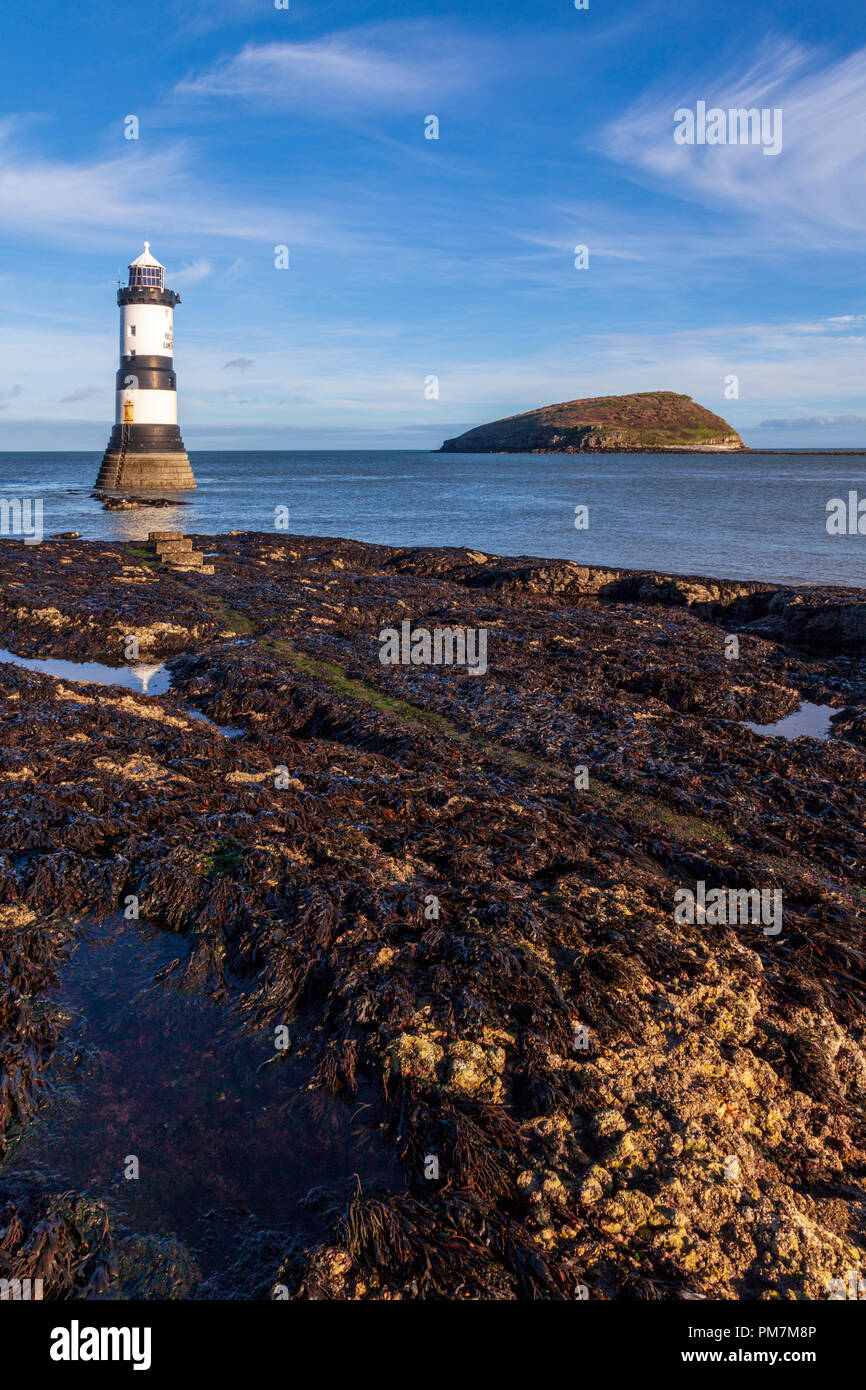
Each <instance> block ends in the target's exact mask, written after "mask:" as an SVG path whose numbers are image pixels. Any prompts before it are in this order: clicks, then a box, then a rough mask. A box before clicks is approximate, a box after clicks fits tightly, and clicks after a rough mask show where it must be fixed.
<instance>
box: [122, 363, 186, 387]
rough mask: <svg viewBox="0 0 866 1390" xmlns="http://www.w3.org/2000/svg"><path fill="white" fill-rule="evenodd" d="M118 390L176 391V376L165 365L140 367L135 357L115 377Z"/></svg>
mask: <svg viewBox="0 0 866 1390" xmlns="http://www.w3.org/2000/svg"><path fill="white" fill-rule="evenodd" d="M115 381H116V384H117V389H118V391H128V390H133V391H176V390H177V377H176V376H175V374H174V372H173V371H171V370H170V368H167V367H156V368H153V367H142V366H141V364H140V362H139V361H137V360H136V359H135V358H133V359H132V361H131V362H130V364H129V366H128V367H121V368H120V370H119V371H118V373H117V376H116V378H115Z"/></svg>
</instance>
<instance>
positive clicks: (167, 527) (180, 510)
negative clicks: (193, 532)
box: [79, 492, 191, 541]
mask: <svg viewBox="0 0 866 1390" xmlns="http://www.w3.org/2000/svg"><path fill="white" fill-rule="evenodd" d="M123 495H124V494H122V493H118V496H123ZM136 495H137V494H136V493H134V492H130V494H129V496H130V497H135V496H136ZM159 495H160V497H167V498H170V499H172V500H173V499H174V498H175V497H177V498H178V499H179V498H180V494H179V493H173V492H161V493H160V494H159ZM190 511H191V508H190V507H189V506H181V505H180V502H179V501H178V504H177V505H176V506H173V507H134V508H131V509H130V510H129V511H122V512H115V511H108V512H107V511H105V510H104V509H103V511H102V515H103V517H104V521H103V524H102V526H101V527H100V534H102V535H107V536H109V537H110V538H111V539H112V540H116V541H146V540H147V537H148V533H149V532H150V531H185V530H186V528H187V526H188V525H189V514H190ZM79 529H80V528H79Z"/></svg>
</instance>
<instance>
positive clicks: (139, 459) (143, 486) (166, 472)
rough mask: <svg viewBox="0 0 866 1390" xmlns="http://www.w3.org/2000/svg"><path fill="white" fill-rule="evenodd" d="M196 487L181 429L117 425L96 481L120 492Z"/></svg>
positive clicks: (175, 490) (98, 485)
mask: <svg viewBox="0 0 866 1390" xmlns="http://www.w3.org/2000/svg"><path fill="white" fill-rule="evenodd" d="M195 485H196V482H195V476H194V474H193V471H192V467H191V465H190V461H189V456H188V454H187V452H186V449H185V447H184V443H183V440H182V439H181V436H180V430H179V429H178V427H177V425H115V426H114V429H113V430H112V431H111V438H110V439H109V441H108V447H107V448H106V450H105V453H104V455H103V458H102V464H101V466H100V469H99V473H98V475H97V478H96V486H97V487H98V488H108V489H109V490H110V491H116V492H153V491H155V490H158V491H161V492H185V491H187V490H188V489H189V488H194V487H195Z"/></svg>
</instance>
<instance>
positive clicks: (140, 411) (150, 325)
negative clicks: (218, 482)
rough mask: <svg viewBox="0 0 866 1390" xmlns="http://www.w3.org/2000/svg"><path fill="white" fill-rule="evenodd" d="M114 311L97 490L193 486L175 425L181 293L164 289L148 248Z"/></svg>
mask: <svg viewBox="0 0 866 1390" xmlns="http://www.w3.org/2000/svg"><path fill="white" fill-rule="evenodd" d="M117 302H118V304H119V305H120V369H119V371H118V373H117V394H116V400H117V406H116V412H115V417H114V418H115V425H114V429H113V430H112V431H111V438H110V439H109V441H108V448H107V449H106V451H105V455H104V457H103V460H102V466H101V468H100V470H99V476H98V477H97V479H96V486H97V487H100V488H111V489H123V490H124V491H127V490H130V489H132V490H136V489H141V490H146V491H151V490H152V489H153V488H161V489H163V490H166V491H178V490H180V489H185V488H192V487H195V478H194V477H193V472H192V468H191V467H190V462H189V458H188V456H187V452H186V449H185V448H184V443H183V440H182V439H181V437H180V430H179V429H178V425H177V377H176V376H175V374H174V371H173V368H172V357H173V353H174V306H175V304H179V303H180V295H179V294H176V293H175V292H174V290H167V289H166V288H165V267H164V266H161V265H160V263H159V261H158V260H156V259H155V258H154V257H153V256H152V255H151V254H150V242H149V241H146V242H145V243H144V251H143V253H142V255H140V256H139V257H138V258H137V259H136V260H134V261H133V262H132V263H131V265H130V267H129V282H128V284H126V285H122V286H121V288H120V289H119V290H118V291H117Z"/></svg>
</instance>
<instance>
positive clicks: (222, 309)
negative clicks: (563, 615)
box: [0, 0, 866, 449]
mask: <svg viewBox="0 0 866 1390" xmlns="http://www.w3.org/2000/svg"><path fill="white" fill-rule="evenodd" d="M3 20H4V23H3V30H4V40H5V44H4V54H3V58H2V69H3V81H2V89H0V90H2V115H0V253H2V254H0V283H2V290H3V294H2V297H0V314H2V333H0V448H5V449H18V448H21V449H28V448H32V449H64V448H67V449H100V448H102V447H103V446H104V444H105V441H106V438H107V435H108V430H109V427H110V424H111V420H112V418H113V390H114V371H115V369H116V366H117V359H116V354H117V308H116V305H115V302H114V294H115V289H116V281H117V277H118V273H119V272H121V273H122V274H123V276H124V278H125V274H126V271H125V267H126V265H127V263H128V261H129V260H131V259H132V258H133V257H134V256H136V255H137V254H138V253H139V251H140V250H141V245H142V241H143V238H144V237H145V236H147V237H149V238H150V240H151V242H152V249H153V251H154V253H155V254H156V255H157V256H158V257H159V259H160V260H161V261H163V262H164V263H165V265H166V267H167V284H169V285H170V286H171V287H172V288H175V289H177V290H179V291H180V293H181V295H182V301H183V302H182V304H181V306H180V307H179V309H178V310H177V313H176V318H175V366H176V369H177V372H178V385H179V393H180V419H181V428H182V430H183V434H184V437H185V439H186V441H187V444H188V445H189V447H191V448H316V447H321V448H332V447H334V448H384V447H391V446H393V447H400V448H427V447H437V446H438V445H439V443H441V441H442V439H443V438H445V437H447V436H450V435H453V434H456V433H459V432H460V431H461V430H463V429H465V428H468V427H470V426H471V425H474V424H479V423H482V422H484V421H485V420H490V419H495V418H498V417H500V416H502V415H508V414H514V413H516V412H518V411H521V410H529V409H532V408H534V407H535V406H539V405H544V404H547V403H549V402H551V401H558V400H569V399H573V398H576V397H580V396H589V395H600V394H608V393H614V392H626V391H641V390H654V389H667V390H675V391H684V392H687V393H689V394H690V395H692V396H694V397H695V399H696V400H699V401H701V402H702V403H703V404H704V405H706V406H708V407H709V408H710V409H714V410H716V411H718V412H719V413H720V414H722V415H724V416H725V417H726V418H727V419H729V420H730V421H731V422H732V423H733V424H734V425H735V426H736V427H737V428H738V429H740V430H741V432H742V433H743V435H744V437H745V439H746V441H747V442H748V443H751V444H752V445H755V446H759V445H760V444H766V445H768V446H776V447H783V446H786V445H789V446H793V447H806V446H809V445H820V446H822V447H830V448H832V447H846V446H848V447H850V446H857V445H863V444H866V400H864V383H866V292H864V274H863V271H864V251H866V10H864V7H863V6H862V5H855V4H853V3H844V4H843V3H839V2H838V0H822V4H821V5H820V6H819V5H815V4H813V5H792V4H791V3H790V0H786V3H767V2H766V0H763V2H762V0H726V3H725V4H724V5H714V6H711V5H697V4H695V3H694V0H664V3H662V2H661V0H648V2H647V3H642V2H641V0H590V3H589V8H588V9H587V10H581V11H578V10H576V9H575V8H574V3H573V0H501V3H498V4H491V3H490V0H461V3H460V4H452V3H444V4H435V5H434V4H428V3H425V0H420V3H417V4H415V5H414V6H413V7H411V9H410V8H409V7H407V6H406V5H405V4H404V3H401V4H396V3H390V0H376V3H367V0H354V3H352V4H347V3H345V2H344V0H319V3H312V2H311V0H291V7H290V8H289V9H287V10H278V9H276V8H275V5H274V3H273V0H221V2H219V3H213V4H197V5H196V4H192V3H190V2H189V0H183V3H181V0H154V3H150V4H147V3H145V4H140V5H131V6H125V5H124V6H119V5H117V4H116V3H111V4H109V3H101V2H100V0H95V2H91V3H89V4H88V6H87V7H86V8H84V7H75V6H69V5H68V4H63V3H59V0H42V3H40V5H39V6H34V5H33V4H32V3H23V2H22V0H16V3H14V4H10V3H8V0H7V3H5V4H4V5H3ZM700 100H704V101H707V102H708V104H709V105H719V106H721V107H724V108H727V107H728V106H730V105H735V106H757V107H760V108H763V107H769V108H780V109H781V110H782V111H783V118H784V127H783V129H784V141H783V148H782V151H781V153H780V154H779V155H778V156H776V157H767V156H765V155H764V154H763V152H762V150H761V149H760V148H759V147H755V146H745V147H744V146H735V145H729V146H721V145H720V146H712V147H711V146H706V145H705V146H696V145H693V146H686V147H684V146H678V145H677V144H676V143H675V142H674V140H673V130H674V111H675V110H676V109H678V108H680V107H684V106H685V107H694V106H695V104H696V103H697V102H698V101H700ZM129 115H135V116H137V118H138V120H139V139H138V140H127V139H125V138H124V129H125V118H126V117H127V116H129ZM430 115H436V116H437V117H438V119H439V139H438V140H428V139H425V118H426V117H428V116H430ZM281 244H285V245H287V246H288V247H289V248H290V257H291V266H290V269H289V270H287V271H281V270H277V269H275V266H274V248H275V246H277V245H281ZM579 244H585V245H587V246H588V247H589V267H588V268H587V269H585V270H577V269H576V268H575V266H574V248H575V246H576V245H579ZM730 375H736V376H737V377H738V379H739V399H736V400H734V399H726V398H725V394H724V391H725V379H726V377H728V376H730ZM431 376H436V377H438V379H439V398H438V399H427V398H426V396H425V382H426V380H427V379H428V378H429V377H431Z"/></svg>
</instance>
